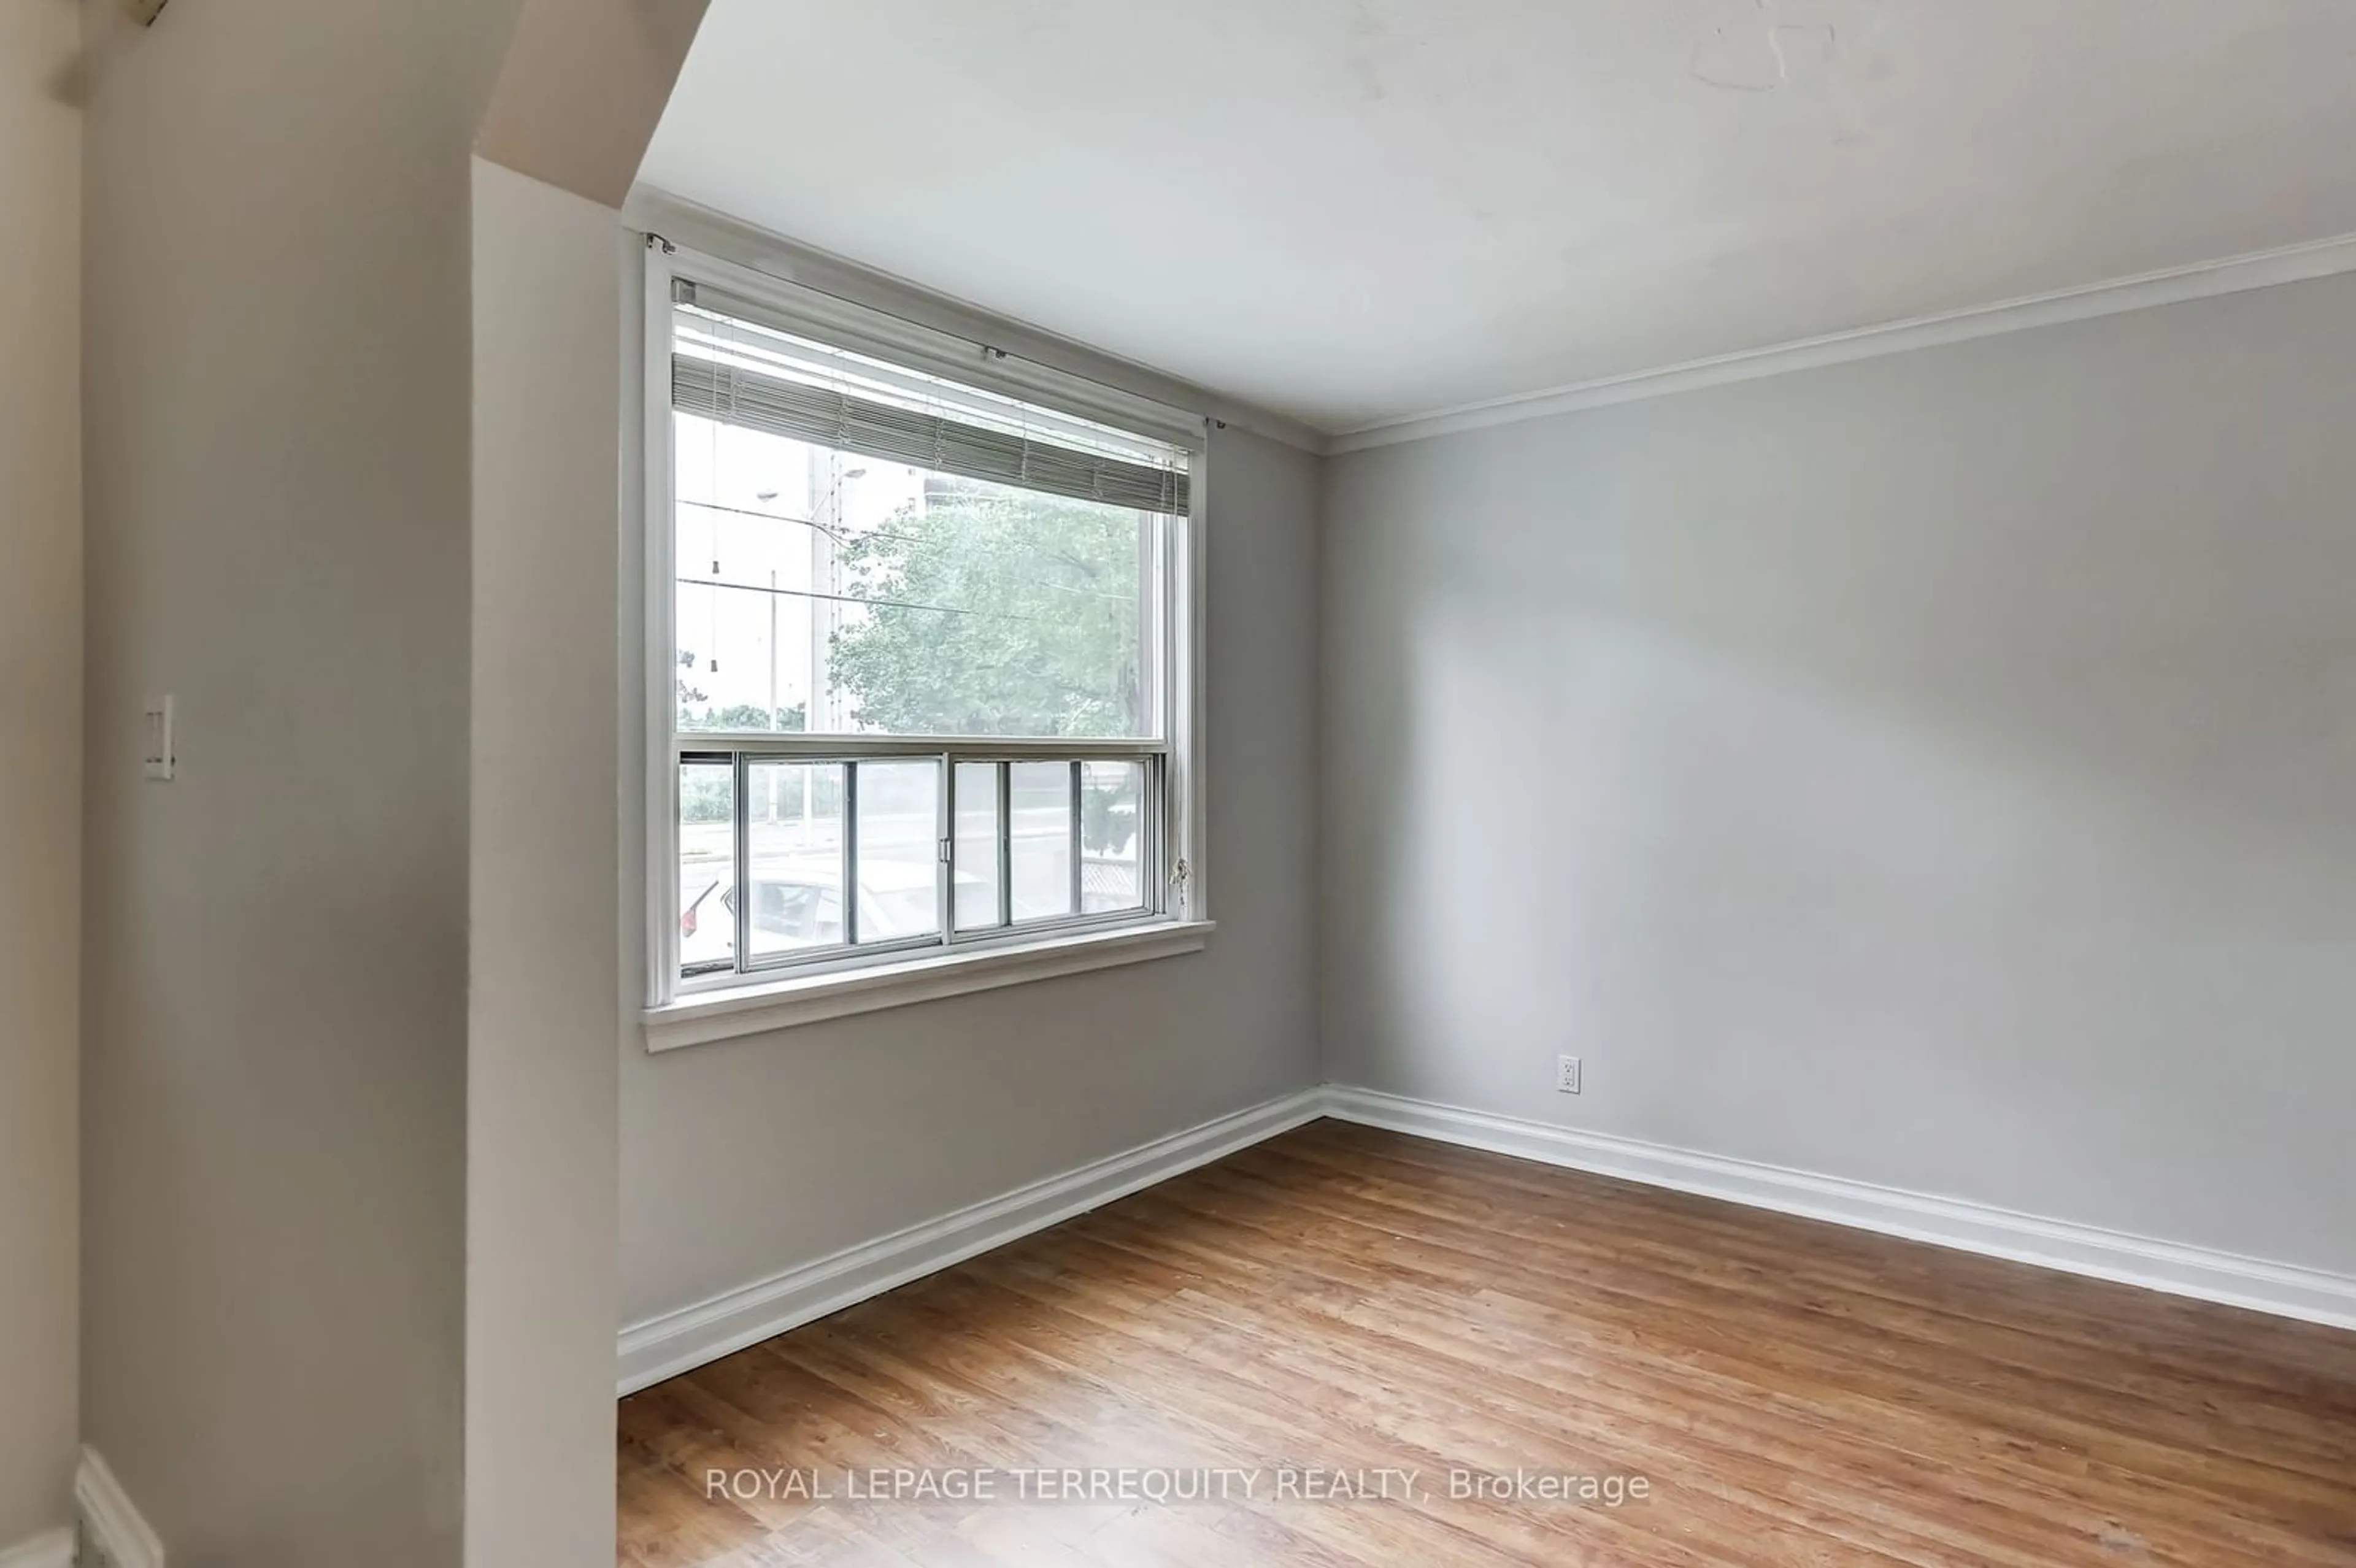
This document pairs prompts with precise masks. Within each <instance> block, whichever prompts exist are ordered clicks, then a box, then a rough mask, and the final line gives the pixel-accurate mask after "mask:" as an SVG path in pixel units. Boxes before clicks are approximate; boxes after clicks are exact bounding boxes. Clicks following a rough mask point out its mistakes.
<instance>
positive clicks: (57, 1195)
mask: <svg viewBox="0 0 2356 1568" xmlns="http://www.w3.org/2000/svg"><path fill="white" fill-rule="evenodd" d="M79 27H80V23H79V20H78V13H77V11H76V8H75V5H74V4H73V0H10V3H9V4H7V5H0V211H4V212H5V213H6V214H7V216H8V221H7V223H6V224H5V226H0V279H5V284H0V1552H5V1551H6V1550H7V1549H8V1548H9V1547H11V1546H13V1545H15V1544H16V1543H17V1542H18V1541H24V1540H26V1539H27V1538H29V1537H30V1536H32V1535H33V1534H34V1533H35V1532H37V1531H44V1530H48V1529H53V1528H56V1527H58V1526H61V1525H63V1524H64V1523H66V1521H67V1520H69V1519H70V1518H71V1517H72V1484H73V1465H74V1435H75V1422H76V1416H75V1390H74V1339H75V1324H74V1318H75V1295H76V1292H75V1275H76V1274H77V1267H76V1264H75V1253H76V1234H77V1207H76V1201H75V1185H76V1177H75V1168H76V1157H75V1152H74V1150H75V1133H76V1126H77V1119H76V1110H75V1101H76V1078H77V1071H76V1065H75V1063H76V1060H77V1049H76V1033H77V1013H78V1011H79V1008H80V996H79V994H78V991H79V981H78V975H79V971H80V929H79V923H78V921H77V919H76V911H77V908H78V901H79V899H80V889H81V857H80V832H79V829H78V823H79V820H80V809H81V807H80V797H81V454H80V445H79V442H80V427H81V419H80V415H81V409H80V399H79V398H78V397H77V396H76V394H75V383H76V380H77V378H78V377H79V375H80V359H81V350H80V338H79V336H78V331H77V329H78V328H79V326H80V316H79V315H78V313H77V312H76V309H75V304H74V302H75V300H76V299H77V297H78V296H79V294H80V289H81V277H80V257H81V245H80V229H81V222H80V216H79V214H80V186H81V162H80V140H79V138H80V123H79V117H78V116H77V115H76V114H75V112H74V111H73V109H72V107H71V105H70V103H68V102H66V101H62V100H63V94H62V92H61V88H62V86H63V83H64V80H65V78H66V76H67V73H68V69H69V67H70V65H71V63H72V61H73V58H74V53H75V47H76V43H77V37H78V29H79Z"/></svg>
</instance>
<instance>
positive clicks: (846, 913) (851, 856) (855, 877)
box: [842, 762, 859, 947]
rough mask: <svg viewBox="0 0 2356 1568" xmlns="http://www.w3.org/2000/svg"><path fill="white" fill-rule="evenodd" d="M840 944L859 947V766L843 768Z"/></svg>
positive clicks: (853, 763)
mask: <svg viewBox="0 0 2356 1568" xmlns="http://www.w3.org/2000/svg"><path fill="white" fill-rule="evenodd" d="M842 944H843V945H844V946H845V947H856V946H858V945H859V764H858V763H855V762H845V763H843V764H842Z"/></svg>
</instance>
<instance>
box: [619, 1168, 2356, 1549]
mask: <svg viewBox="0 0 2356 1568" xmlns="http://www.w3.org/2000/svg"><path fill="white" fill-rule="evenodd" d="M621 1431H622V1435H621V1466H620V1484H621V1523H622V1529H621V1562H622V1563H625V1564H631V1565H635V1568H721V1565H723V1564H724V1565H726V1568H754V1565H755V1564H788V1563H792V1564H862V1565H866V1564H874V1565H878V1568H881V1565H886V1564H888V1565H891V1568H905V1565H907V1564H912V1563H914V1564H924V1565H926V1568H936V1565H938V1568H966V1565H983V1564H991V1565H1019V1568H1071V1565H1076V1564H1094V1565H1098V1568H1128V1565H1130V1564H1155V1565H1163V1564H1167V1565H1172V1568H1177V1565H1184V1568H1218V1565H1222V1564H1255V1565H1257V1564H1274V1563H1281V1564H1301V1565H1303V1568H1338V1565H1341V1564H1355V1563H1368V1564H1383V1565H1385V1568H1425V1565H1440V1564H1457V1563H1467V1564H1472V1563H1528V1564H1542V1565H1544V1568H1578V1565H1582V1564H1596V1565H1601V1564H1614V1565H1617V1564H1632V1565H1633V1564H1646V1565H1650V1564H1662V1565H1667V1564H1677V1565H1686V1564H1700V1563H1723V1564H1734V1565H1740V1568H1766V1565H1769V1564H1794V1565H1797V1564H1835V1563H1838V1564H1848V1563H1918V1564H1952V1565H1954V1568H1987V1565H1997V1564H2002V1565H2008V1568H2060V1565H2065V1564H2073V1563H2090V1564H2106V1565H2109V1564H2137V1563H2179V1564H2200V1565H2203V1568H2208V1565H2216V1568H2242V1565H2244V1564H2247V1565H2257V1564H2272V1563H2283V1564H2290V1563H2307V1564H2329V1565H2334V1568H2356V1334H2349V1333H2344V1332H2340V1331H2336V1330H2332V1329H2327V1328H2314V1327H2310V1326H2308V1325H2303V1324H2297V1323H2289V1322H2284V1321H2280V1320H2277V1319H2274V1318H2269V1317H2260V1316H2257V1315H2254V1314H2251V1313H2244V1312H2239V1311H2235V1310H2233V1309H2231V1308H2225V1307H2209V1306H2203V1305H2200V1304H2195V1303H2191V1302H2187V1301H2181V1300H2178V1299H2176V1298H2173V1297H2169V1296H2158V1295H2153V1294H2149V1293H2146V1292H2142V1291H2137V1290H2133V1289H2129V1288H2127V1287H2125V1286H2118V1285H2104V1284H2100V1283H2096V1282H2094V1281H2088V1280H2083V1279H2077V1278H2073V1277H2071V1276H2068V1275H2059V1274H2052V1273H2048V1272H2045V1271H2041V1270H2037V1269H2031V1268H2027V1267H2023V1266H2019V1265H2016V1264H2003V1263H1997V1262H1993V1261H1990V1260H1987V1259H1982V1258H1976V1257H1971V1256H1967V1255H1965V1254H1962V1253H1952V1252H1945V1251H1942V1250H1939V1249H1936V1248H1932V1247H1926V1246H1919V1245H1915V1244H1912V1243H1905V1242H1899V1241H1893V1240H1890V1239H1887V1238H1883V1237H1878V1236H1872V1235H1868V1234H1864V1233H1862V1232H1854V1231H1847V1230H1842V1229H1839V1228H1837V1227H1833V1226H1828V1225H1819V1224H1815V1223H1812V1222H1810V1221H1802V1220H1792V1219H1786V1218H1783V1217H1781V1216H1777V1215H1771V1214H1764V1213H1760V1212H1757V1211H1751V1210H1745V1209H1740V1208H1734V1207H1730V1206H1727V1205H1723V1204H1719V1203H1714V1202H1711V1201H1708V1200H1702V1199H1695V1198H1687V1197H1684V1196H1682V1195H1679V1194H1676V1193H1669V1192H1661V1191H1655V1190H1653V1189H1647V1188H1642V1187H1635V1186H1630V1185H1626V1184H1623V1183H1619V1182H1613V1181H1608V1180H1604V1179H1600V1178H1595V1177H1589V1176H1582V1175H1579V1174H1576V1173H1572V1172H1568V1171H1560V1170H1556V1169H1552V1168H1547V1167H1543V1166H1537V1165H1532V1164H1527V1163H1525V1162H1522V1161H1518V1160H1512V1159H1506V1158H1503V1157H1497V1156H1493V1155H1484V1154H1476V1153H1472V1152H1469V1151H1465V1150H1461V1149H1456V1148H1451V1147H1444V1146H1441V1145H1437V1144H1431V1143H1426V1142H1422V1141H1420V1140H1418V1139H1414V1138H1408V1137H1401V1136H1396V1135H1393V1134H1388V1133H1379V1132H1375V1131H1372V1130H1369V1129H1365V1128H1362V1127H1356V1126H1352V1125H1345V1124H1343V1123H1338V1122H1319V1123H1315V1124H1312V1125H1310V1126H1307V1127H1304V1128H1302V1129H1301V1130H1300V1131H1298V1132H1294V1133H1290V1134H1288V1135H1286V1136H1283V1137H1280V1138H1278V1139H1276V1140H1274V1141H1273V1142H1270V1143H1267V1144H1263V1145H1261V1146H1259V1147H1256V1148H1252V1149H1249V1150H1247V1151H1246V1152H1244V1153H1242V1154H1239V1155H1237V1156H1235V1157H1232V1158H1229V1159H1227V1160H1226V1161H1223V1162H1221V1163H1220V1164H1218V1165H1215V1166H1212V1167H1209V1168H1205V1169H1203V1170H1200V1171H1196V1172H1194V1173H1193V1174H1191V1175H1187V1176H1184V1177H1181V1178H1179V1179H1176V1180H1173V1181H1171V1182H1168V1183H1165V1184H1164V1185H1162V1186H1161V1187H1157V1188H1154V1189H1151V1190H1149V1191H1147V1192H1143V1193H1141V1194H1139V1195H1137V1196H1136V1197H1133V1198H1130V1199H1127V1200H1123V1201H1121V1202H1119V1203H1117V1204H1113V1205H1111V1206H1109V1207H1108V1208H1106V1209H1102V1210H1099V1211H1097V1212H1096V1213H1093V1214H1090V1215H1087V1216H1085V1217H1083V1218H1081V1219H1079V1220H1076V1221H1071V1222H1070V1223H1068V1224H1066V1225H1063V1226H1060V1227H1058V1228H1057V1229H1055V1230H1054V1231H1050V1232H1044V1233H1042V1234H1040V1235H1037V1236H1033V1237H1031V1238H1029V1239H1027V1240H1025V1241H1023V1242H1019V1243H1015V1244H1013V1245H1011V1246H1008V1247H1005V1248H1002V1249H1001V1250H1000V1251H997V1252H994V1253H989V1254H988V1255H986V1256H983V1257H980V1258H977V1259H974V1260H973V1261H971V1262H969V1263H967V1264H961V1265H959V1266H958V1267H957V1268H954V1269H951V1270H949V1271H948V1272H947V1273H945V1274H941V1275H935V1276H934V1277H932V1278H929V1279H926V1280H924V1281H921V1282H919V1283H918V1284H916V1285H909V1286H907V1287H905V1289H901V1290H898V1291H894V1292H893V1293H892V1294H891V1295H889V1296H882V1297H879V1298H877V1299H875V1300H873V1301H870V1302H867V1303H865V1304H863V1305H862V1306H859V1307H852V1308H851V1309H850V1310H848V1311H845V1312H842V1313H840V1314H838V1315H837V1316H835V1317H830V1318H828V1319H826V1320H825V1321H823V1322H820V1323H817V1324H813V1325H811V1326H809V1327H808V1328H801V1329H798V1330H797V1331H795V1332H794V1333H791V1334H787V1335H784V1336H782V1337H780V1338H778V1339H772V1340H770V1341H768V1342H767V1343H766V1344H763V1345H759V1346H755V1348H754V1349H749V1350H746V1351H744V1352H743V1353H742V1354H740V1355H736V1356H732V1357H730V1358H729V1359H727V1360H723V1361H720V1362H716V1363H714V1364H712V1365H711V1366H708V1367H705V1368H703V1369H701V1371H695V1372H692V1373H690V1374H688V1375H687V1376H684V1377H681V1378H677V1379H674V1380H673V1381H669V1382H667V1383H663V1384H661V1385H659V1386H658V1387H655V1388H652V1389H649V1390H648V1391H646V1392H643V1393H639V1394H637V1395H635V1396H633V1397H631V1398H630V1399H627V1400H626V1401H624V1402H623V1404H622V1413H621ZM1066 1468H1069V1469H1073V1470H1076V1471H1079V1472H1083V1473H1082V1474H1078V1475H1076V1476H1070V1477H1066V1476H1062V1475H1060V1474H1056V1475H1049V1476H1043V1475H1041V1474H1039V1472H1042V1471H1056V1472H1060V1471H1062V1470H1064V1469H1066ZM1517 1470H1518V1471H1521V1472H1524V1474H1523V1475H1522V1477H1520V1483H1519V1484H1520V1485H1521V1487H1522V1488H1525V1489H1524V1491H1523V1492H1522V1494H1521V1495H1506V1496H1502V1497H1500V1496H1494V1495H1492V1496H1484V1497H1480V1498H1464V1497H1451V1489H1454V1490H1462V1489H1463V1488H1465V1487H1466V1486H1467V1485H1469V1484H1470V1482H1469V1479H1468V1477H1472V1476H1479V1477H1493V1478H1494V1477H1504V1479H1503V1480H1502V1481H1496V1480H1493V1481H1491V1482H1489V1483H1487V1484H1491V1485H1500V1486H1508V1487H1510V1486H1513V1485H1514V1484H1515V1482H1514V1477H1513V1473H1514V1472H1515V1471H1517ZM712 1471H719V1472H723V1477H722V1479H721V1480H720V1482H719V1483H717V1484H718V1486H719V1488H720V1489H722V1490H723V1491H724V1492H725V1493H727V1494H728V1495H724V1496H710V1495H707V1494H708V1492H710V1491H711V1490H712V1489H713V1488H714V1484H715V1483H714V1482H713V1481H712V1479H711V1478H710V1477H709V1475H708V1473H709V1472H712ZM1089 1471H1098V1472H1102V1474H1101V1476H1100V1477H1099V1476H1093V1475H1090V1474H1087V1473H1086V1472H1089ZM1247 1471H1250V1472H1257V1475H1256V1476H1255V1477H1254V1478H1253V1479H1252V1480H1251V1481H1250V1483H1248V1490H1247V1483H1246V1482H1245V1480H1244V1478H1243V1476H1242V1474H1241V1473H1242V1472H1247ZM1406 1471H1414V1472H1416V1476H1415V1478H1414V1480H1413V1481H1412V1482H1411V1483H1408V1482H1406V1481H1403V1480H1402V1479H1401V1477H1400V1474H1399V1473H1401V1472H1406ZM741 1472H756V1474H753V1475H746V1474H742V1473H741ZM1219 1472H1231V1473H1229V1474H1226V1475H1225V1476H1224V1477H1222V1476H1221V1475H1219V1474H1218V1473H1219ZM1337 1472H1338V1474H1337ZM1378 1472H1379V1473H1378ZM1451 1473H1455V1476H1454V1479H1453V1481H1451ZM1288 1474H1289V1475H1290V1478H1291V1488H1290V1492H1288V1493H1286V1494H1285V1495H1279V1488H1280V1487H1281V1486H1282V1485H1283V1481H1284V1477H1286V1476H1287V1475H1288ZM1157 1477H1158V1479H1157ZM1640 1477H1641V1478H1642V1479H1643V1480H1644V1483H1645V1486H1644V1488H1643V1489H1644V1496H1642V1497H1641V1498H1639V1497H1637V1496H1636V1495H1634V1494H1635V1489H1636V1488H1635V1485H1634V1483H1635V1481H1636V1480H1637V1479H1638V1478H1640ZM1615 1479H1616V1480H1617V1481H1618V1483H1619V1488H1620V1489H1619V1491H1618V1496H1619V1498H1620V1501H1619V1502H1618V1504H1617V1506H1614V1505H1613V1504H1612V1501H1611V1500H1610V1496H1611V1491H1612V1482H1613V1481H1614V1480H1615ZM1337 1483H1339V1484H1341V1485H1344V1486H1345V1487H1347V1488H1348V1489H1349V1490H1350V1491H1352V1492H1354V1493H1358V1494H1362V1495H1357V1496H1353V1497H1334V1496H1331V1495H1312V1493H1314V1494H1327V1493H1330V1492H1332V1491H1333V1488H1335V1486H1336V1485H1337ZM1549 1485H1551V1486H1552V1487H1553V1488H1555V1489H1556V1491H1557V1492H1558V1494H1561V1495H1558V1496H1556V1497H1553V1498H1548V1497H1546V1496H1543V1495H1531V1494H1537V1493H1543V1492H1544V1491H1545V1490H1546V1489H1547V1487H1548V1486H1549ZM810 1488H817V1489H819V1490H823V1491H828V1492H831V1493H833V1494H834V1495H833V1496H832V1498H831V1499H830V1500H823V1501H813V1500H811V1499H809V1497H807V1496H805V1495H801V1494H802V1493H805V1492H807V1491H808V1490H809V1489H810ZM894 1488H897V1489H900V1490H903V1491H907V1490H918V1491H924V1490H926V1488H931V1489H932V1490H933V1491H936V1492H937V1491H939V1490H948V1491H951V1492H956V1491H958V1490H960V1489H969V1491H980V1490H981V1489H983V1488H989V1489H990V1491H991V1494H992V1495H991V1497H989V1498H987V1499H984V1498H979V1497H974V1496H971V1495H967V1496H952V1497H949V1498H942V1497H939V1496H936V1495H929V1494H928V1495H925V1496H922V1497H915V1498H905V1499H901V1500H893V1499H891V1497H890V1495H889V1494H890V1493H891V1492H892V1491H893V1490H894ZM1066 1488H1076V1489H1077V1490H1078V1491H1080V1492H1081V1493H1082V1494H1083V1496H1082V1497H1081V1498H1080V1499H1068V1498H1062V1497H1058V1498H1055V1499H1053V1500H1042V1493H1043V1492H1045V1491H1049V1490H1054V1491H1058V1492H1060V1491H1063V1490H1065V1489H1066ZM1092 1488H1098V1489H1101V1490H1104V1491H1109V1492H1111V1493H1113V1494H1114V1495H1112V1496H1110V1497H1099V1498H1096V1499H1089V1498H1088V1497H1087V1495H1086V1494H1087V1493H1088V1492H1089V1491H1090V1490H1091V1489H1092ZM1121 1488H1128V1489H1129V1490H1130V1492H1131V1493H1132V1494H1133V1495H1132V1496H1130V1498H1129V1499H1122V1498H1121V1497H1120V1496H1119V1490H1120V1489H1121ZM1165 1488H1166V1489H1168V1490H1169V1491H1170V1492H1172V1493H1173V1494H1176V1496H1173V1498H1172V1499H1171V1500H1168V1501H1147V1500H1142V1494H1143V1493H1145V1492H1146V1491H1147V1490H1148V1489H1151V1490H1153V1491H1155V1492H1161V1491H1162V1490H1164V1489H1165ZM854 1490H855V1491H856V1492H858V1493H859V1494H860V1495H855V1496H854V1495H851V1494H852V1493H853V1492H854ZM1590 1490H1591V1492H1592V1496H1591V1497H1584V1496H1582V1495H1581V1493H1582V1492H1583V1491H1590ZM1189 1491H1195V1492H1201V1493H1204V1494H1206V1495H1205V1497H1204V1498H1203V1499H1201V1500H1191V1501H1186V1500H1177V1498H1178V1497H1183V1495H1184V1493H1186V1492H1189ZM878 1492H881V1493H883V1494H885V1495H883V1496H882V1497H877V1496H874V1495H873V1494H875V1493H878ZM1222 1493H1224V1494H1225V1496H1224V1499H1222V1497H1221V1494H1222ZM1383 1493H1387V1494H1388V1495H1387V1496H1384V1495H1380V1494H1383Z"/></svg>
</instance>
